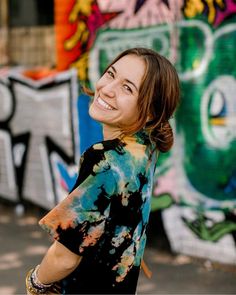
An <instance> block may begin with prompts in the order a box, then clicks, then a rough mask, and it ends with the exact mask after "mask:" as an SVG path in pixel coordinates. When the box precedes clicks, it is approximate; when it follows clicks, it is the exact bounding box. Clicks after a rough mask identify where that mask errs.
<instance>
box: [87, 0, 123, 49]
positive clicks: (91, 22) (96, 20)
mask: <svg viewBox="0 0 236 295" xmlns="http://www.w3.org/2000/svg"><path fill="white" fill-rule="evenodd" d="M115 16H117V13H116V12H114V13H105V12H104V13H102V12H101V11H100V9H99V6H98V4H97V1H94V3H93V4H92V13H91V14H90V15H89V16H88V18H87V20H86V26H87V28H88V30H89V40H88V43H87V50H88V49H90V47H91V46H92V44H93V42H94V39H95V37H96V33H97V30H98V29H99V28H100V27H102V26H103V25H104V24H105V23H106V22H108V21H109V20H111V19H112V18H114V17H115ZM87 50H86V51H87Z"/></svg>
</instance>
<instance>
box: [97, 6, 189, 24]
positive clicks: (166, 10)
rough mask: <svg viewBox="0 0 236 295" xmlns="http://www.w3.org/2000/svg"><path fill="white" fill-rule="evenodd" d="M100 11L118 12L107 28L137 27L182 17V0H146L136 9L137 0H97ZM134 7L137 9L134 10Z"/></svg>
mask: <svg viewBox="0 0 236 295" xmlns="http://www.w3.org/2000/svg"><path fill="white" fill-rule="evenodd" d="M98 5H99V7H100V10H101V11H102V12H115V11H116V12H120V14H119V15H118V16H117V17H116V18H114V19H112V20H111V21H110V22H109V23H107V26H108V27H109V28H116V29H123V28H126V29H127V28H138V27H147V26H151V25H156V24H164V23H173V22H175V21H177V20H180V19H181V18H182V11H181V9H182V7H183V0H169V1H168V5H167V4H166V1H162V0H146V1H145V2H142V5H140V8H139V9H138V10H137V7H136V6H137V0H130V1H117V0H109V1H107V0H106V1H105V0H98ZM135 9H136V10H137V11H135Z"/></svg>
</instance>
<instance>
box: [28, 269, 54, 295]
mask: <svg viewBox="0 0 236 295" xmlns="http://www.w3.org/2000/svg"><path fill="white" fill-rule="evenodd" d="M38 268H39V265H37V266H36V268H34V269H31V270H30V271H29V272H28V274H27V276H26V288H27V290H28V291H29V292H30V293H31V294H32V295H37V294H45V293H46V292H47V291H48V290H49V288H50V287H51V286H52V285H53V284H43V283H41V282H40V281H39V279H38V277H37V271H38Z"/></svg>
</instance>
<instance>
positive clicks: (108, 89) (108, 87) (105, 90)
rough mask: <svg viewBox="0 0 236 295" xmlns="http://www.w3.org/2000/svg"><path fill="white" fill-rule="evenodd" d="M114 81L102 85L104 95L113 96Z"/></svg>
mask: <svg viewBox="0 0 236 295" xmlns="http://www.w3.org/2000/svg"><path fill="white" fill-rule="evenodd" d="M115 87H116V85H115V83H114V81H112V82H109V83H107V84H106V85H103V87H102V89H101V90H102V93H103V94H104V95H106V96H109V97H114V96H115Z"/></svg>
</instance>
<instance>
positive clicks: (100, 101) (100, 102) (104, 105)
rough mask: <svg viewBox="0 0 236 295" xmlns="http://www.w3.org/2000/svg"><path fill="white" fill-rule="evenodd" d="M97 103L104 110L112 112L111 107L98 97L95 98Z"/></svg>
mask: <svg viewBox="0 0 236 295" xmlns="http://www.w3.org/2000/svg"><path fill="white" fill-rule="evenodd" d="M97 102H98V103H99V104H100V105H101V106H103V107H104V108H106V109H107V110H114V108H113V107H112V106H110V105H109V104H108V103H106V102H105V101H104V100H102V99H101V98H100V97H98V98H97Z"/></svg>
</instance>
